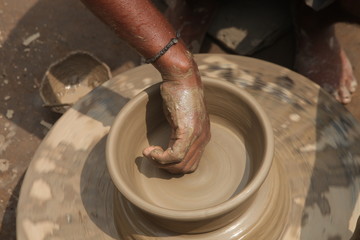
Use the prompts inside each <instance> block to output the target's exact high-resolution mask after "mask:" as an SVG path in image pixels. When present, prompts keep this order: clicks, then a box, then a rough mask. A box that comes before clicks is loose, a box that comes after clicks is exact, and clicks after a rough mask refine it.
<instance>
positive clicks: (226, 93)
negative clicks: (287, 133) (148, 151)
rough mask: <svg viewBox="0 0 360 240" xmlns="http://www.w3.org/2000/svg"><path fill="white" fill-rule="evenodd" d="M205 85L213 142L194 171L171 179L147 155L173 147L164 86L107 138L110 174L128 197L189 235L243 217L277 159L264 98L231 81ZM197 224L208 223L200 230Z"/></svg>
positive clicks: (142, 97)
mask: <svg viewBox="0 0 360 240" xmlns="http://www.w3.org/2000/svg"><path fill="white" fill-rule="evenodd" d="M203 84H204V95H205V101H206V104H207V109H208V112H209V114H210V120H211V134H212V138H211V140H210V143H209V145H208V146H206V148H205V152H204V155H203V157H202V159H201V161H200V162H201V163H200V166H199V168H198V169H197V170H196V171H195V172H194V173H191V174H185V175H171V174H169V173H165V172H164V171H163V170H161V169H158V168H157V167H156V166H155V165H154V164H152V162H150V161H151V160H148V159H144V158H142V157H141V155H140V154H141V151H142V149H143V148H145V147H147V146H149V145H160V146H161V145H162V146H163V147H164V148H166V145H165V144H166V143H167V142H169V129H168V128H169V127H168V125H167V122H166V121H165V117H164V114H163V113H162V111H163V110H162V108H161V107H159V106H161V102H162V98H161V97H160V86H159V84H156V85H154V86H152V87H150V88H148V89H146V90H145V91H144V92H143V93H142V94H139V95H138V96H137V97H136V98H134V99H133V100H131V101H130V102H129V103H128V104H127V105H126V106H125V107H124V108H123V109H122V111H121V112H120V113H119V116H118V117H117V118H116V120H115V121H114V123H113V126H112V128H111V131H110V134H109V137H108V140H107V150H106V153H107V164H108V168H109V172H110V175H111V176H112V179H113V181H114V183H115V185H116V186H117V187H118V189H119V191H120V192H121V194H123V195H124V196H125V198H127V199H128V200H129V201H130V202H131V203H133V204H134V205H136V206H137V207H138V208H140V209H142V210H143V211H145V212H146V213H147V214H149V215H152V216H153V217H155V218H156V220H154V221H155V222H158V223H160V224H161V225H164V224H165V225H166V227H167V228H170V230H173V231H176V232H181V233H184V234H186V233H190V232H192V233H195V232H196V233H202V232H209V231H212V230H214V229H218V228H219V227H221V226H223V225H224V224H226V223H229V222H230V221H231V220H233V219H234V217H236V216H237V217H238V216H239V215H241V212H243V211H244V206H246V208H248V206H249V204H250V202H251V201H252V198H253V195H254V194H255V193H256V192H257V191H258V189H259V187H260V186H261V185H262V183H263V181H264V179H265V177H266V176H267V174H268V172H269V169H270V166H271V163H272V158H273V150H274V149H273V148H274V138H273V133H272V128H271V125H270V122H269V120H268V118H267V116H266V115H265V113H264V112H263V110H262V109H261V107H260V106H259V105H258V104H257V102H256V100H255V99H254V98H252V97H251V96H250V95H248V94H247V93H246V92H244V91H241V90H239V89H236V88H234V85H233V84H230V83H226V82H220V81H214V80H211V79H208V78H204V79H203ZM130 122H131V124H130ZM115 204H117V203H116V202H115ZM229 212H231V213H230V214H228V213H229ZM236 213H238V214H236ZM194 221H199V222H201V224H202V225H200V224H199V225H198V226H197V227H194V224H193V222H194ZM217 224H219V225H217ZM243 227H245V226H243ZM190 228H191V231H190V230H189V229H190Z"/></svg>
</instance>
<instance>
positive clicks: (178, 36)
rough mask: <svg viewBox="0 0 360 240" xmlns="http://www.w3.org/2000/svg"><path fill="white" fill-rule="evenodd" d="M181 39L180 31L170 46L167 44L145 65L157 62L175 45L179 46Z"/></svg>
mask: <svg viewBox="0 0 360 240" xmlns="http://www.w3.org/2000/svg"><path fill="white" fill-rule="evenodd" d="M179 38H180V32H179V31H178V32H177V33H176V37H174V38H172V39H171V40H170V42H169V43H168V44H166V46H165V47H164V48H163V49H161V50H160V52H158V53H157V54H156V55H155V56H153V57H152V58H148V59H146V60H145V63H153V62H155V61H156V60H158V59H159V58H160V57H161V56H162V55H164V54H165V53H166V52H167V51H168V50H169V49H170V48H171V47H172V46H174V45H175V44H177V43H178V42H179Z"/></svg>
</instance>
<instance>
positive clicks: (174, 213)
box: [106, 77, 274, 221]
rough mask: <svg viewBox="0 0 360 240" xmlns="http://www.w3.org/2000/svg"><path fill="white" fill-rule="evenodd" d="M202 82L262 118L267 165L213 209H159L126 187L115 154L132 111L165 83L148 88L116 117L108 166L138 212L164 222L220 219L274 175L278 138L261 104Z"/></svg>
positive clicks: (231, 89)
mask: <svg viewBox="0 0 360 240" xmlns="http://www.w3.org/2000/svg"><path fill="white" fill-rule="evenodd" d="M202 81H203V84H204V85H213V86H217V87H221V88H224V89H225V90H227V91H229V92H232V93H234V94H236V95H237V96H238V97H239V98H241V99H242V100H243V102H244V103H245V104H248V106H250V108H251V109H252V110H253V112H254V114H255V115H256V116H257V117H258V118H259V122H260V126H261V128H262V131H263V132H264V136H265V139H264V140H265V141H264V143H265V146H266V147H265V150H264V158H263V159H264V160H263V163H262V165H261V168H260V169H259V171H258V172H257V174H256V175H255V176H254V178H253V179H252V181H251V182H249V183H248V184H247V186H246V187H245V188H244V189H243V190H242V191H241V192H240V193H239V194H238V195H236V196H234V197H232V198H231V199H229V200H226V201H225V202H223V203H221V204H218V205H216V206H213V207H209V208H204V209H199V210H172V209H167V208H162V207H159V206H156V205H154V204H151V203H149V202H147V201H145V200H143V199H142V198H140V197H139V196H138V195H137V194H135V193H134V191H133V190H132V189H131V188H130V187H129V186H128V185H127V184H126V183H125V181H124V180H123V178H122V176H121V175H120V174H118V173H117V171H116V164H115V163H116V161H117V158H116V155H115V153H114V152H115V149H117V145H116V140H117V137H118V129H119V127H120V126H121V125H123V124H126V122H128V121H127V116H128V115H129V114H130V112H131V111H132V109H134V106H136V105H138V104H141V103H142V102H144V101H146V100H148V94H153V93H155V92H157V91H159V89H160V84H161V83H157V84H154V85H152V86H150V87H149V88H147V89H146V92H145V91H142V92H140V93H139V94H138V95H136V96H135V97H134V98H133V99H131V100H130V101H129V102H128V103H127V104H126V105H125V106H124V107H123V108H122V109H121V111H120V112H119V113H118V115H117V116H116V118H115V120H114V123H113V125H112V126H111V129H110V132H109V135H108V138H107V142H106V163H107V168H108V170H109V173H110V176H111V179H112V181H113V183H114V184H115V186H116V187H117V189H118V190H119V191H120V193H121V194H122V195H124V197H125V198H126V199H127V200H129V201H130V202H131V203H132V204H134V205H135V206H137V207H138V208H140V209H142V210H144V211H146V212H148V213H150V214H152V215H155V216H158V217H161V218H167V219H171V220H177V221H179V220H180V221H181V220H182V221H199V220H205V219H209V218H214V217H218V216H220V215H223V214H225V213H228V212H230V211H231V210H233V209H235V208H236V207H238V206H240V205H241V204H242V203H243V202H245V201H246V200H247V199H249V198H250V197H251V196H252V195H253V194H254V193H256V192H257V190H258V189H259V188H260V187H261V185H262V184H263V182H264V180H265V178H266V177H267V175H268V173H269V171H270V168H271V164H272V160H273V156H274V135H273V130H272V126H271V123H270V120H269V118H268V116H267V115H266V113H265V111H264V110H263V109H262V108H261V106H260V105H259V104H258V103H257V101H256V100H255V98H253V97H252V96H251V95H250V94H249V93H247V92H245V91H244V90H241V89H239V88H237V87H234V85H233V84H232V83H229V82H225V81H219V80H214V79H210V78H206V77H203V78H202ZM115 204H116V203H115Z"/></svg>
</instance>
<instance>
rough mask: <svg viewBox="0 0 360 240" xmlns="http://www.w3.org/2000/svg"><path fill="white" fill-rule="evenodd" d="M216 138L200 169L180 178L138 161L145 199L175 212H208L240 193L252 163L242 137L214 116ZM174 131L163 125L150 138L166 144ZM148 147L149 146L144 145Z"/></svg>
mask: <svg viewBox="0 0 360 240" xmlns="http://www.w3.org/2000/svg"><path fill="white" fill-rule="evenodd" d="M210 118H211V134H212V138H211V140H210V142H209V144H208V146H207V147H206V149H205V152H204V155H203V157H202V159H201V162H200V165H199V168H198V169H197V170H196V171H195V172H194V173H191V174H185V175H181V176H176V175H172V174H169V173H167V172H165V171H164V170H161V169H158V168H157V167H155V166H154V165H153V164H152V163H151V162H150V161H149V160H147V159H146V158H141V160H140V161H139V160H138V168H137V170H136V174H137V175H138V176H137V177H136V178H137V180H138V181H137V182H138V184H139V186H138V187H139V188H141V189H143V190H144V191H143V192H142V193H141V194H142V196H141V197H142V198H144V199H145V200H146V201H149V202H151V203H153V204H155V205H158V206H159V207H162V208H167V209H173V210H195V209H204V208H208V207H212V206H215V205H217V204H220V203H222V202H224V201H226V200H228V199H229V198H231V197H232V196H233V195H234V194H236V193H239V192H240V191H241V190H242V189H243V188H244V187H245V185H246V184H247V182H248V180H249V177H250V160H249V156H248V154H247V152H246V149H245V145H244V142H243V139H242V137H241V136H239V135H237V134H236V131H234V130H233V129H231V127H229V126H231V125H229V124H226V123H225V122H224V121H225V120H224V119H221V118H219V117H215V116H211V117H210ZM168 131H170V129H169V128H168V127H167V126H166V124H164V125H160V127H158V128H157V129H155V130H154V131H153V132H152V134H150V135H149V141H152V139H156V141H159V139H163V143H164V144H166V142H167V137H166V136H168V135H169V134H168ZM143 144H144V146H146V145H147V144H148V143H143Z"/></svg>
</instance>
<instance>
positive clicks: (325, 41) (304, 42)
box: [295, 0, 357, 104]
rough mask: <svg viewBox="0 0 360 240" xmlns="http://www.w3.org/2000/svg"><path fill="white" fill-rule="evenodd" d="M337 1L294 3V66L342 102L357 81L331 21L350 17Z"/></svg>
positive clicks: (346, 99)
mask: <svg viewBox="0 0 360 240" xmlns="http://www.w3.org/2000/svg"><path fill="white" fill-rule="evenodd" d="M346 1H350V0H346ZM339 4H340V1H338V2H335V3H334V4H332V5H330V6H328V7H326V8H324V9H322V10H319V11H315V10H313V9H311V8H310V7H308V6H306V5H305V3H304V2H303V1H302V0H300V1H299V2H298V3H297V6H296V20H295V22H296V26H297V47H298V49H297V54H296V60H295V68H296V70H297V71H298V72H300V73H301V74H303V75H305V76H306V77H308V78H309V79H311V80H312V81H314V82H316V83H318V84H319V85H320V86H321V87H323V88H324V89H325V90H326V91H328V92H330V93H331V94H333V95H334V96H335V97H336V99H337V100H338V101H339V102H341V103H344V104H346V103H349V102H350V101H351V93H352V92H354V91H355V89H356V86H357V82H356V79H355V77H354V74H353V71H352V66H351V63H350V61H349V59H348V57H347V55H346V53H345V51H344V50H343V48H342V47H341V46H340V44H339V42H338V40H337V38H336V36H335V31H334V25H333V24H334V23H335V22H337V21H345V20H346V18H349V17H350V15H349V14H347V13H346V12H344V11H340V10H339V9H340V8H341V7H340V6H339Z"/></svg>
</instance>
